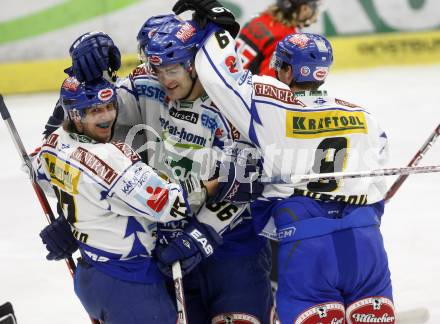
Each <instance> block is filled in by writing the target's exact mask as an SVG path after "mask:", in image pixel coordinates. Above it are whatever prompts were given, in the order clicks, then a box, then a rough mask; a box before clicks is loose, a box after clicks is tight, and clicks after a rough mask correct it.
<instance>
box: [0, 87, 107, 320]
mask: <svg viewBox="0 0 440 324" xmlns="http://www.w3.org/2000/svg"><path fill="white" fill-rule="evenodd" d="M0 114H1V116H2V118H3V120H4V122H5V124H6V126H7V127H8V130H9V133H10V135H11V138H12V141H13V142H14V144H15V147H16V149H17V151H18V153H19V155H20V157H21V160H22V162H23V163H24V164H25V166H26V167H27V168H28V171H29V175H30V180H31V183H32V187H33V188H34V191H35V193H36V194H37V197H38V201H39V202H40V205H41V207H42V208H43V211H44V214H45V215H46V219H47V221H48V222H49V224H50V223H52V222H53V221H55V216H54V214H53V212H52V209H51V207H50V204H49V201H48V200H47V198H46V195H45V194H44V191H43V189H41V187H40V185H39V184H38V183H37V179H36V175H35V172H34V168H33V167H32V162H31V159H30V158H29V155H28V154H27V153H26V149H25V148H24V145H23V142H22V141H21V137H20V135H19V134H18V131H17V128H16V127H15V124H14V122H13V121H12V118H11V115H10V114H9V111H8V108H7V107H6V105H5V102H4V100H3V96H2V95H1V94H0ZM64 261H65V262H66V264H67V268H68V269H69V272H70V275H71V276H72V277H73V275H74V273H75V270H76V265H75V262H74V261H73V259H72V257H69V258H67V259H65V260H64ZM90 319H91V321H92V323H94V324H99V321H98V320H95V319H92V318H90Z"/></svg>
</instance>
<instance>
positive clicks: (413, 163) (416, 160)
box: [385, 124, 440, 203]
mask: <svg viewBox="0 0 440 324" xmlns="http://www.w3.org/2000/svg"><path fill="white" fill-rule="evenodd" d="M439 136H440V124H438V125H437V128H436V129H434V131H433V132H432V133H431V135H430V136H429V137H428V139H427V140H426V141H425V143H424V144H423V145H422V147H421V148H420V149H419V151H418V152H417V153H416V155H414V157H413V158H412V159H411V161H410V162H409V163H408V166H409V167H412V166H416V165H418V164H419V162H420V160H421V159H422V158H423V156H424V155H425V154H426V152H428V150H429V149H430V148H431V147H432V146H433V145H434V143H435V141H436V140H437V138H438V137H439ZM408 176H409V175H408V174H405V175H400V176H399V177H398V178H397V179H396V181H394V183H393V185H392V186H391V187H390V189H388V191H387V193H386V195H385V202H386V203H387V202H388V201H389V200H390V199H391V198H392V197H393V196H394V194H395V193H396V192H397V190H399V188H400V186H401V185H402V184H403V183H404V182H405V180H406V178H408Z"/></svg>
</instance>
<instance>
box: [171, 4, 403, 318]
mask: <svg viewBox="0 0 440 324" xmlns="http://www.w3.org/2000/svg"><path fill="white" fill-rule="evenodd" d="M182 7H184V8H185V9H193V10H195V12H196V16H197V15H198V16H200V18H197V17H196V18H197V19H202V18H201V17H209V18H210V21H211V22H214V23H215V22H216V21H217V20H218V19H220V17H221V19H222V24H221V25H220V26H219V25H216V24H212V23H209V24H208V25H207V26H206V27H205V29H204V30H201V31H199V33H201V34H203V35H205V38H204V39H203V41H202V42H201V44H202V45H201V48H200V49H199V51H198V53H197V56H196V60H195V66H196V69H197V71H198V76H199V78H200V81H201V82H202V84H203V85H204V87H205V89H206V91H207V93H208V94H209V96H210V97H211V98H212V99H213V100H214V101H215V102H216V104H217V106H218V107H219V110H220V111H221V112H222V113H224V114H225V116H227V117H228V118H229V119H230V120H231V121H232V122H233V123H234V125H235V126H236V127H237V128H238V129H239V131H240V132H241V133H242V134H243V135H244V136H245V137H246V138H247V139H249V140H251V141H252V142H253V143H254V144H255V145H256V146H257V147H258V148H259V152H260V154H261V155H262V159H263V168H264V175H263V176H264V177H267V178H268V179H269V180H270V179H272V180H273V182H272V183H269V184H267V185H266V186H265V190H264V192H263V197H262V198H261V199H259V200H257V201H256V202H254V203H253V205H252V213H253V214H252V215H253V219H254V222H255V226H256V227H257V228H260V229H262V230H263V233H265V234H266V235H269V236H270V237H272V238H273V239H277V240H278V241H279V243H280V252H279V257H278V276H279V285H278V290H277V298H276V305H277V313H278V316H279V318H280V320H281V322H282V323H295V324H305V323H343V322H345V321H346V322H347V323H356V322H360V321H365V320H367V321H371V322H373V321H374V322H387V323H395V315H394V306H393V301H392V300H393V296H392V286H391V279H390V271H389V267H388V260H387V255H386V252H385V248H384V243H383V239H382V235H381V232H380V228H379V226H380V219H381V216H382V214H383V207H384V203H383V199H384V195H385V192H386V184H385V180H384V179H383V178H351V179H344V180H336V179H330V180H321V181H308V180H306V179H302V180H298V181H297V182H292V181H293V180H292V178H291V177H292V175H294V174H299V175H307V174H310V173H329V172H339V171H348V172H350V171H360V170H369V169H376V168H380V167H381V166H383V164H384V162H385V159H386V157H387V138H386V135H385V133H384V132H383V131H382V130H381V128H380V126H379V124H378V122H377V120H376V119H375V118H374V116H372V115H371V113H369V112H368V111H367V110H365V109H364V108H362V107H360V106H358V105H355V104H352V103H349V102H347V101H345V100H341V99H338V98H334V97H330V96H328V95H327V92H326V91H323V90H318V88H319V87H320V86H321V85H322V84H323V83H324V82H325V79H326V77H327V75H328V72H329V68H330V66H331V64H332V62H333V51H332V48H331V45H330V43H329V42H328V40H327V39H326V38H325V37H322V36H319V35H316V34H307V33H301V34H292V35H288V36H286V37H285V38H284V39H283V40H282V41H281V42H280V43H279V44H278V45H277V48H276V51H275V52H274V55H273V59H272V66H273V68H274V69H275V71H276V78H273V77H269V76H258V75H252V73H251V72H250V71H247V70H244V69H243V68H242V66H241V64H240V63H241V61H240V58H239V56H238V55H237V52H236V50H235V48H236V47H235V40H234V38H233V37H231V35H230V34H229V33H228V31H227V30H228V25H232V24H233V21H234V17H233V16H232V15H230V14H228V13H227V10H226V9H224V8H223V7H222V6H221V4H220V3H218V2H217V1H215V0H210V1H203V0H180V1H178V2H177V4H176V5H175V7H174V8H173V9H174V10H175V12H176V13H180V12H181V10H179V8H182ZM212 8H215V10H212ZM207 11H210V12H211V15H207V14H206V12H207ZM227 19H229V20H230V21H229V23H228V24H225V23H224V21H225V20H227ZM219 27H220V28H219ZM231 62H233V64H231ZM280 182H283V183H282V184H280Z"/></svg>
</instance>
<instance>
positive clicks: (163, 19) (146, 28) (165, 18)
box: [136, 14, 181, 51]
mask: <svg viewBox="0 0 440 324" xmlns="http://www.w3.org/2000/svg"><path fill="white" fill-rule="evenodd" d="M170 21H173V22H179V21H181V19H180V18H179V17H178V16H176V15H174V14H168V15H156V16H152V17H150V18H148V19H147V20H146V21H145V22H144V24H143V25H142V27H141V29H140V30H139V33H138V35H137V37H136V39H137V41H138V46H139V50H140V51H144V50H145V45H147V42H148V40H149V39H150V38H151V36H153V35H154V33H155V31H156V30H157V29H158V28H159V27H160V26H162V25H163V24H166V23H168V22H170Z"/></svg>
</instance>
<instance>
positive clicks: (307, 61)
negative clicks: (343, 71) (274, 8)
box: [270, 33, 333, 91]
mask: <svg viewBox="0 0 440 324" xmlns="http://www.w3.org/2000/svg"><path fill="white" fill-rule="evenodd" d="M332 63H333V50H332V47H331V45H330V43H329V41H328V40H327V39H326V38H325V37H323V36H320V35H316V34H308V33H301V34H292V35H288V36H286V37H285V38H284V39H283V40H282V41H281V42H279V43H278V44H277V47H276V49H275V52H274V53H273V55H272V58H271V62H270V67H271V68H272V69H274V70H275V72H276V77H277V78H278V79H279V80H280V81H282V82H283V83H286V84H288V85H289V86H290V87H291V88H292V90H293V91H297V90H309V89H313V90H316V89H317V88H319V86H321V85H322V84H323V83H324V81H325V79H326V77H327V75H328V72H329V68H330V66H331V65H332Z"/></svg>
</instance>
